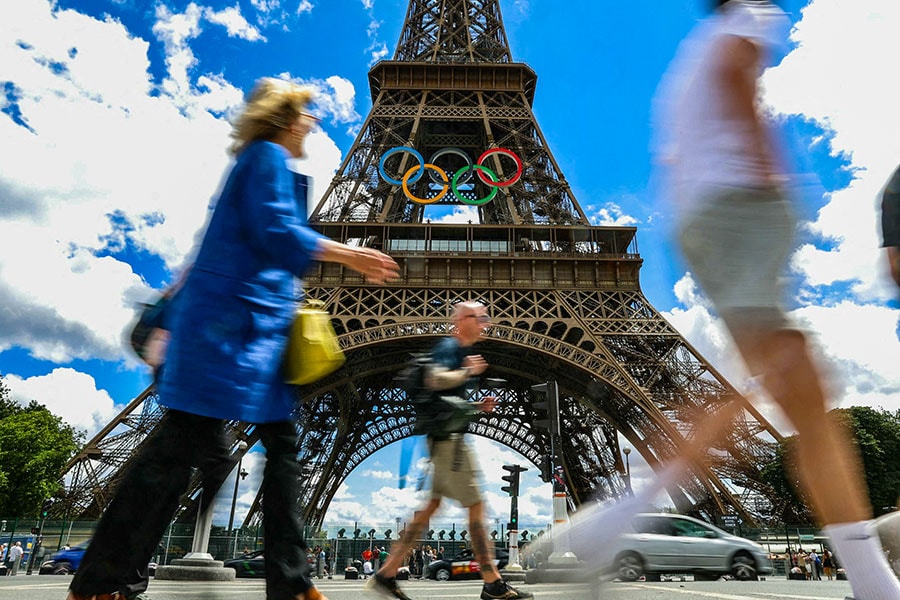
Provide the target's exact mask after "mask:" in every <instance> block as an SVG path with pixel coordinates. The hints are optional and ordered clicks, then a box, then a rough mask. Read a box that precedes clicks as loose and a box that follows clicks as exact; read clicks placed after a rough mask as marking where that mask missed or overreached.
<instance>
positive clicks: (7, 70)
mask: <svg viewBox="0 0 900 600" xmlns="http://www.w3.org/2000/svg"><path fill="white" fill-rule="evenodd" d="M202 14H203V11H202V9H200V7H198V6H197V5H195V4H191V5H189V6H188V7H187V8H186V9H185V12H184V13H182V14H175V13H172V12H171V11H169V10H168V9H166V8H165V7H162V6H160V7H159V8H158V13H157V15H158V22H157V23H156V26H155V27H154V32H155V34H156V35H157V36H158V37H159V38H160V39H161V40H162V42H163V46H164V49H165V52H166V57H167V59H166V60H167V62H166V64H167V66H168V69H169V71H168V72H169V76H168V77H167V79H166V81H165V82H164V83H163V85H162V88H163V89H162V90H159V89H157V88H156V87H155V85H154V83H153V81H152V78H151V76H150V74H149V67H150V63H149V59H148V52H149V48H150V46H151V42H149V41H147V40H143V39H139V38H136V37H134V36H133V35H132V34H131V33H129V32H128V31H127V30H126V29H125V28H124V27H123V26H122V24H121V23H118V22H116V21H114V20H112V19H107V20H97V19H93V18H91V17H89V16H86V15H82V14H79V13H77V12H75V11H70V10H67V11H54V10H53V8H52V6H51V4H50V3H48V2H47V1H46V0H23V1H22V2H17V3H16V6H15V9H13V7H12V6H11V5H9V3H6V4H2V5H0V21H2V22H3V23H4V24H5V27H4V28H3V29H2V31H0V64H2V65H3V71H4V75H3V78H4V80H7V81H9V82H11V85H12V86H14V87H13V88H12V89H13V91H12V92H11V94H10V96H11V97H12V101H6V103H7V104H8V105H9V107H10V108H11V109H14V110H10V111H9V112H10V113H12V114H16V115H18V116H16V118H15V119H14V118H12V117H11V116H10V115H9V114H0V138H2V139H3V140H4V142H5V143H4V144H2V145H0V164H3V165H4V167H3V170H2V172H0V194H2V197H3V199H4V210H3V211H2V213H0V273H2V277H0V303H2V306H4V307H6V310H4V311H0V351H2V350H5V349H8V348H11V347H16V346H17V347H21V348H24V349H26V350H27V351H28V352H30V353H31V354H32V355H33V356H35V357H36V358H44V359H49V360H51V361H54V362H56V363H58V364H65V363H67V362H69V361H71V360H73V359H74V358H85V359H87V358H99V359H102V360H110V361H118V360H131V361H132V364H137V363H136V362H133V358H132V357H131V355H130V352H128V351H127V350H125V345H124V344H123V336H124V334H125V331H126V329H127V327H128V326H129V324H130V323H131V321H132V319H133V318H134V308H135V304H136V303H137V302H139V301H143V300H146V299H148V298H149V297H150V290H149V289H148V286H147V284H146V283H145V282H144V280H143V279H142V277H141V274H140V273H136V272H135V271H134V269H133V268H132V266H131V265H130V264H128V263H126V262H124V261H122V260H118V259H116V258H113V257H112V256H108V254H115V253H116V252H118V251H120V250H122V249H123V248H124V247H125V246H126V245H129V246H130V247H131V248H132V249H134V250H137V251H139V252H144V253H146V254H149V255H156V256H159V257H161V258H162V259H163V260H164V261H165V263H166V264H167V265H168V266H169V267H170V268H175V267H177V266H178V265H180V264H181V263H182V261H183V260H184V257H185V256H186V255H187V254H188V253H189V252H190V250H191V248H192V247H193V245H194V244H195V238H196V234H197V232H198V231H199V230H200V229H201V227H202V226H203V224H204V222H205V221H206V218H207V216H208V208H209V204H210V201H211V199H212V198H213V197H214V195H215V193H216V190H217V188H218V187H219V185H220V182H221V179H222V176H223V174H224V173H225V171H226V167H227V166H228V156H227V154H226V151H225V149H226V147H227V145H228V141H229V139H228V134H229V132H230V125H229V124H228V122H227V121H226V120H225V118H224V115H228V114H229V113H231V112H232V111H234V110H235V108H236V107H238V106H239V105H240V103H241V101H242V98H243V93H242V91H241V90H239V89H238V88H236V87H234V86H233V85H232V84H231V83H230V82H228V81H227V80H226V79H224V78H223V77H222V76H221V75H216V74H205V73H199V74H197V75H192V72H193V71H195V70H197V71H200V70H202V69H199V68H198V65H197V61H196V58H195V57H194V55H193V53H192V52H191V50H190V47H189V45H188V42H189V40H190V39H192V38H194V37H196V36H197V35H198V34H199V32H200V19H201V15H202ZM152 43H154V44H155V43H156V42H152ZM329 81H332V83H333V85H332V84H327V83H326V84H324V86H323V87H324V88H325V94H324V95H325V96H326V98H328V104H329V105H333V106H334V107H337V108H335V109H334V110H335V111H336V112H338V113H339V114H341V115H343V116H344V117H346V118H351V115H353V114H355V113H353V110H352V102H353V97H354V96H353V93H352V86H350V87H349V89H348V87H347V86H346V85H344V84H343V83H342V80H340V79H338V78H332V79H331V80H329ZM160 91H161V92H162V93H159V92H160ZM17 121H18V122H17ZM23 123H24V126H23ZM308 147H309V151H310V154H311V156H312V158H310V159H308V160H306V161H303V162H302V163H301V168H302V169H303V170H304V171H305V172H307V173H309V174H311V175H313V176H314V178H315V189H314V194H317V195H320V194H321V193H322V192H323V191H324V187H325V186H327V185H328V183H329V181H330V179H331V177H332V176H333V174H334V172H335V171H336V169H337V166H338V165H339V164H340V158H341V156H340V155H341V153H340V150H339V149H338V147H337V145H336V144H335V143H334V141H333V140H331V139H330V138H329V137H328V135H327V134H326V133H325V132H322V131H317V132H315V133H313V134H312V135H311V136H310V137H309V139H308ZM35 273H40V276H39V277H36V276H35V275H34V274H35Z"/></svg>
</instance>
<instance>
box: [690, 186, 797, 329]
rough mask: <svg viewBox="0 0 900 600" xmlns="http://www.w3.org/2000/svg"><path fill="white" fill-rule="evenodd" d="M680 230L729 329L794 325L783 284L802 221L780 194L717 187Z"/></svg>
mask: <svg viewBox="0 0 900 600" xmlns="http://www.w3.org/2000/svg"><path fill="white" fill-rule="evenodd" d="M697 206H698V209H697V210H696V211H694V212H693V214H690V215H688V216H686V217H685V219H684V221H683V222H682V223H681V226H680V227H679V230H678V242H679V245H680V246H681V251H682V252H683V253H684V256H685V258H686V259H687V262H688V264H689V266H690V270H691V273H693V276H694V279H696V281H697V283H699V284H700V287H702V288H703V292H704V293H705V294H706V296H707V297H708V298H709V299H710V300H711V301H712V303H713V304H714V305H715V308H716V311H717V312H718V313H719V315H720V316H721V317H722V319H723V320H724V321H725V324H726V325H727V326H728V328H729V329H731V330H732V331H734V330H735V329H743V330H775V329H785V328H787V327H789V323H788V320H787V317H786V315H785V313H784V310H783V309H782V307H781V298H782V294H783V286H782V283H781V282H782V280H783V277H784V269H785V266H786V263H787V259H788V255H789V254H790V251H791V247H792V242H793V238H794V228H795V226H796V218H795V217H794V214H793V212H792V211H791V208H790V205H789V203H788V200H787V198H786V197H785V195H784V194H783V193H782V192H780V191H778V190H774V189H773V190H763V189H752V188H726V187H721V188H711V189H708V190H706V191H705V192H704V194H703V197H702V198H700V199H699V201H698V202H697Z"/></svg>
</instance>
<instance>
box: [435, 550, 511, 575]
mask: <svg viewBox="0 0 900 600" xmlns="http://www.w3.org/2000/svg"><path fill="white" fill-rule="evenodd" d="M495 554H496V556H495V558H494V564H495V565H497V568H498V569H502V568H503V567H505V566H506V563H508V562H509V552H507V551H506V550H502V549H501V550H497V551H495ZM425 577H427V578H428V579H437V580H438V581H449V580H451V579H478V578H479V577H481V565H479V564H478V561H477V560H475V554H474V553H473V552H472V550H471V549H470V548H466V549H465V550H462V551H461V552H459V553H458V554H457V555H456V556H454V557H453V558H441V559H438V560H433V561H431V562H430V563H428V565H426V567H425Z"/></svg>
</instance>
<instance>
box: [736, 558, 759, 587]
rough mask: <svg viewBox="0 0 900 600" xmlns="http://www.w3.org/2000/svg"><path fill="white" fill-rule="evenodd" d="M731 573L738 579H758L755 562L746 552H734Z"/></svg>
mask: <svg viewBox="0 0 900 600" xmlns="http://www.w3.org/2000/svg"><path fill="white" fill-rule="evenodd" d="M731 574H732V575H733V576H734V578H735V579H737V580H738V581H750V580H753V579H758V577H757V575H756V562H755V561H754V560H753V557H752V556H748V555H746V554H736V555H735V556H734V559H733V560H732V562H731Z"/></svg>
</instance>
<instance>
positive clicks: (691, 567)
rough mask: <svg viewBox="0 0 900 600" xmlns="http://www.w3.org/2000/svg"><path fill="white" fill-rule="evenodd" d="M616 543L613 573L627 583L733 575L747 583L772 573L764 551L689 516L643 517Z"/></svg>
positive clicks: (746, 540) (656, 515)
mask: <svg viewBox="0 0 900 600" xmlns="http://www.w3.org/2000/svg"><path fill="white" fill-rule="evenodd" d="M630 525H631V527H630V530H629V531H628V532H626V533H624V534H622V535H621V536H620V538H619V539H618V540H617V542H616V544H617V545H616V548H615V553H614V556H615V558H614V560H613V564H612V568H613V570H614V575H615V576H617V577H618V578H619V579H621V580H623V581H636V580H637V579H639V578H640V577H642V576H643V577H645V578H646V579H647V580H648V581H649V580H656V581H658V580H659V578H660V576H661V575H663V574H669V575H670V574H690V575H693V576H694V579H695V580H696V579H706V580H709V579H718V578H719V577H721V576H723V575H730V576H732V577H734V578H735V579H739V580H742V581H747V580H751V579H758V578H759V575H765V574H768V573H771V572H772V571H773V567H772V561H771V560H770V559H769V555H768V553H767V552H766V550H765V548H763V547H762V546H760V545H759V544H757V543H755V542H752V541H750V540H748V539H745V538H742V537H737V536H735V535H732V534H730V533H728V532H726V531H723V530H721V529H719V528H718V527H714V526H712V525H710V524H708V523H704V522H703V521H701V520H700V519H695V518H693V517H689V516H686V515H678V514H671V513H641V514H638V515H636V516H635V517H633V518H632V519H631V523H630Z"/></svg>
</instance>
